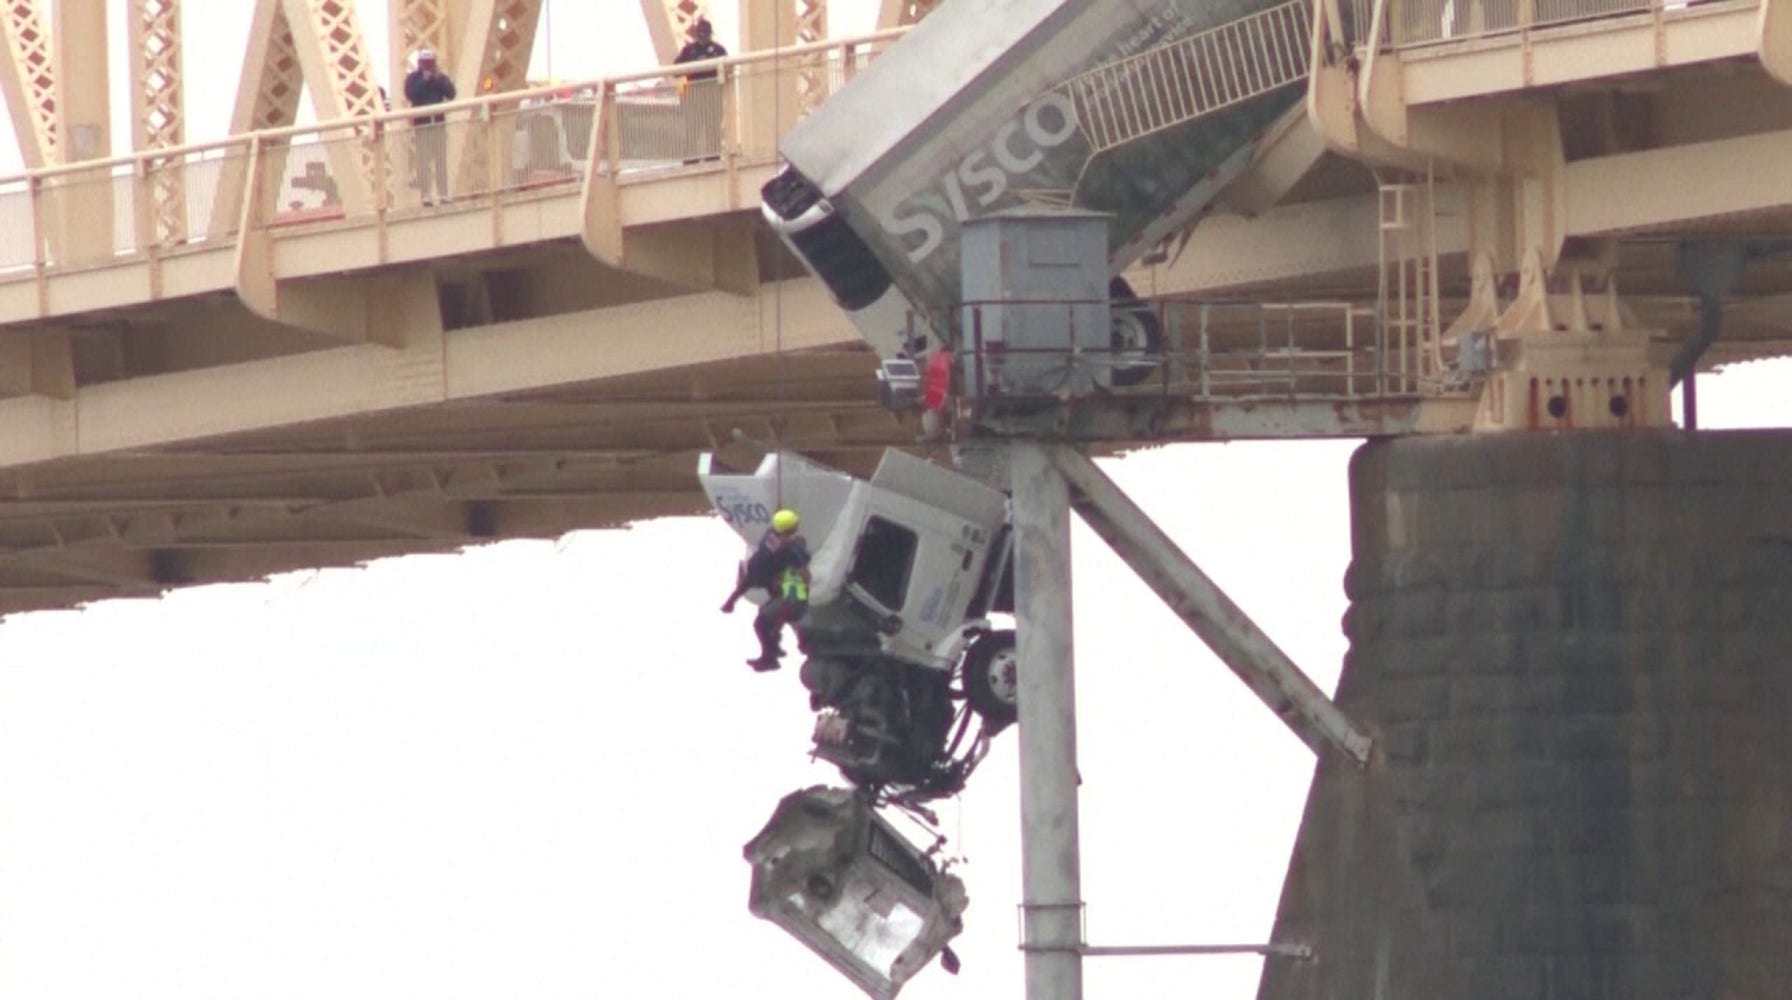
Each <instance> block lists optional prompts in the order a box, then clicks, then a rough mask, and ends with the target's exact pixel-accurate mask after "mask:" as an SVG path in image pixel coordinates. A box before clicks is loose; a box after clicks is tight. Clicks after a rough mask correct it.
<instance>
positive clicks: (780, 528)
mask: <svg viewBox="0 0 1792 1000" xmlns="http://www.w3.org/2000/svg"><path fill="white" fill-rule="evenodd" d="M799 520H800V519H799V518H798V517H797V516H796V511H794V510H791V509H790V508H788V507H785V508H783V509H781V510H779V511H778V512H777V513H776V514H773V515H772V530H773V531H775V532H777V533H778V534H780V535H788V534H790V533H791V532H793V531H795V530H796V526H797V524H798V522H799Z"/></svg>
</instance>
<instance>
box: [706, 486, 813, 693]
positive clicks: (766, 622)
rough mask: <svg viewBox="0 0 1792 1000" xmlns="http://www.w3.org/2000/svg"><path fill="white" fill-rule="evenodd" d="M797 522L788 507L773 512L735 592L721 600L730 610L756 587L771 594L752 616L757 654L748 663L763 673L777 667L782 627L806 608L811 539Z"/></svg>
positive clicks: (725, 611)
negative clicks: (769, 522)
mask: <svg viewBox="0 0 1792 1000" xmlns="http://www.w3.org/2000/svg"><path fill="white" fill-rule="evenodd" d="M800 523H801V520H800V519H799V518H798V517H797V513H796V511H794V510H790V509H789V508H784V509H781V510H779V511H778V512H777V513H776V514H773V515H772V526H771V527H770V528H769V529H767V530H766V532H765V534H764V535H763V536H761V537H760V539H759V546H758V548H755V549H754V550H753V554H752V555H750V556H748V557H747V560H746V562H744V563H742V564H741V567H740V573H739V575H738V577H737V578H736V580H735V584H734V592H733V593H731V594H729V595H728V599H727V600H726V601H723V602H722V613H723V614H730V613H732V612H733V611H734V604H735V602H736V601H738V600H740V599H741V597H742V596H743V595H744V594H746V592H747V591H749V590H752V589H754V588H759V589H761V590H764V591H765V592H766V593H767V594H769V595H770V597H769V598H768V599H767V600H766V602H765V603H764V604H762V605H760V606H759V613H758V614H757V615H755V616H753V631H754V632H755V633H756V634H757V635H758V636H759V656H758V658H757V659H752V660H748V661H747V665H748V666H750V667H752V668H753V669H754V670H757V671H759V672H761V673H764V672H765V671H768V670H776V669H778V667H779V665H780V664H779V659H778V658H779V657H781V656H783V655H784V649H783V647H782V646H781V645H780V644H779V640H780V638H781V637H782V634H783V632H784V626H786V625H795V624H796V623H797V622H799V621H801V620H802V618H803V615H804V614H806V613H807V612H808V610H809V543H808V542H806V541H804V539H803V536H801V535H799V534H797V533H796V529H797V526H798V525H799V524H800Z"/></svg>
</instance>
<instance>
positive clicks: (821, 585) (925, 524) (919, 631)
mask: <svg viewBox="0 0 1792 1000" xmlns="http://www.w3.org/2000/svg"><path fill="white" fill-rule="evenodd" d="M698 478H699V479H701V481H702V483H703V489H704V491H705V492H706V493H707V494H708V495H709V499H710V503H711V504H713V505H714V507H715V509H716V512H717V513H718V514H720V515H721V517H722V519H723V520H724V521H726V522H727V523H728V524H729V525H730V526H732V527H733V528H734V530H735V531H736V532H738V533H739V534H740V536H741V539H742V540H743V541H745V542H746V543H747V545H748V546H749V548H750V547H752V546H755V545H757V544H758V543H759V539H760V537H761V536H763V535H764V533H765V532H766V531H767V530H769V528H770V526H771V516H772V513H773V512H774V511H776V510H777V509H778V508H779V507H788V508H790V509H791V510H794V511H796V512H797V514H798V516H799V517H801V518H802V523H801V526H800V527H799V529H798V533H799V534H800V535H802V536H803V538H804V540H805V541H806V542H807V543H808V545H809V551H810V555H811V562H810V565H809V570H810V574H811V580H810V583H809V604H810V607H811V609H812V612H811V615H812V617H813V618H814V619H815V621H814V624H813V626H812V630H814V631H817V632H824V633H832V632H845V633H849V634H847V635H845V636H843V637H842V638H843V639H845V640H846V641H851V640H852V638H853V636H851V635H850V633H851V632H853V631H854V629H853V626H852V623H854V622H857V623H860V626H861V627H860V629H859V632H860V634H861V635H868V634H872V633H875V634H876V635H877V636H878V646H879V648H880V650H881V652H882V653H883V654H884V655H887V656H890V657H894V658H896V659H899V660H902V661H904V662H908V663H912V664H916V665H920V666H926V667H931V668H933V669H936V670H950V669H951V668H952V665H953V662H954V660H955V658H956V656H957V654H958V653H959V652H961V650H960V649H959V648H958V646H959V645H960V642H959V640H960V638H961V636H962V633H963V632H964V629H965V627H966V626H967V624H973V623H975V622H977V621H979V620H982V619H984V618H986V617H987V616H988V614H989V613H990V611H992V610H994V609H995V606H996V604H997V602H998V598H999V596H1000V593H1001V591H1002V581H1001V576H1002V574H1003V572H1004V570H1005V568H1006V565H1007V561H1006V557H1007V544H1008V498H1007V497H1005V496H1004V495H1002V494H1001V493H999V492H997V491H995V490H993V489H990V488H989V487H987V486H985V485H983V484H982V483H980V482H978V481H976V480H975V479H971V478H970V477H968V476H963V475H959V474H958V473H956V472H953V471H951V470H949V469H944V468H941V467H940V466H937V465H934V464H933V463H931V462H928V461H926V460H924V459H920V458H916V457H915V456H913V455H910V454H908V453H907V452H904V451H899V450H896V449H890V450H889V451H886V452H885V453H884V456H883V459H882V461H881V462H880V463H879V464H878V467H877V471H876V472H875V473H874V474H873V475H872V477H871V478H870V480H860V479H855V478H853V477H852V476H849V475H847V474H845V473H843V472H838V471H836V470H833V469H829V468H827V467H826V466H823V465H820V464H818V463H815V462H812V461H810V460H808V459H805V458H803V457H801V456H799V455H795V454H792V453H790V452H780V453H773V454H768V455H766V456H765V458H764V459H763V460H762V461H761V462H760V463H759V466H758V468H756V469H754V470H752V471H751V472H731V471H727V470H724V469H722V468H721V467H720V466H719V465H718V464H717V462H716V459H715V456H714V455H709V454H705V455H704V456H703V457H702V458H701V459H700V464H699V468H698ZM753 596H755V595H753V594H749V598H752V597H753ZM821 645H822V646H823V647H825V646H826V645H827V643H826V642H825V641H824V642H822V644H821Z"/></svg>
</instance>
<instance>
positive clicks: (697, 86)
mask: <svg viewBox="0 0 1792 1000" xmlns="http://www.w3.org/2000/svg"><path fill="white" fill-rule="evenodd" d="M727 55H728V50H727V49H725V48H723V47H722V43H720V42H718V41H716V40H715V29H714V28H712V27H710V24H709V19H708V18H706V17H700V18H698V19H697V21H696V23H694V24H692V25H691V40H690V41H689V42H686V43H685V46H684V48H682V49H679V50H678V58H676V59H674V60H672V61H673V62H674V63H691V62H704V61H706V60H709V59H721V58H724V57H726V56H727ZM678 102H679V107H680V109H681V110H682V111H683V115H684V137H685V149H684V152H685V155H686V156H687V157H690V158H689V159H686V160H685V161H684V162H686V163H697V162H699V161H701V160H713V159H716V158H718V157H719V156H720V154H721V152H722V148H721V141H720V139H719V136H720V134H721V128H720V125H721V123H722V87H721V84H720V83H718V82H717V80H716V71H715V70H714V69H699V70H692V71H691V72H689V73H686V74H684V75H683V76H680V77H679V78H678Z"/></svg>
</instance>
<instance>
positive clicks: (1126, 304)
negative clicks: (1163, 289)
mask: <svg viewBox="0 0 1792 1000" xmlns="http://www.w3.org/2000/svg"><path fill="white" fill-rule="evenodd" d="M1108 299H1109V300H1110V301H1109V303H1108V305H1109V308H1110V309H1111V310H1112V313H1111V316H1112V319H1111V329H1112V334H1111V338H1110V346H1112V347H1113V349H1114V372H1113V383H1114V384H1115V385H1117V386H1122V387H1124V386H1129V385H1138V384H1139V383H1141V382H1144V381H1145V380H1146V379H1148V378H1150V377H1151V373H1152V372H1154V371H1156V370H1157V364H1158V362H1157V358H1158V356H1160V355H1162V354H1163V350H1164V325H1163V323H1161V322H1159V321H1158V318H1157V313H1156V312H1154V311H1153V310H1152V308H1151V306H1150V304H1149V303H1146V302H1144V301H1142V300H1140V298H1139V296H1138V294H1137V293H1136V292H1134V291H1133V290H1132V286H1131V285H1130V284H1127V282H1126V279H1125V278H1114V279H1113V280H1111V281H1109V282H1108Z"/></svg>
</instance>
